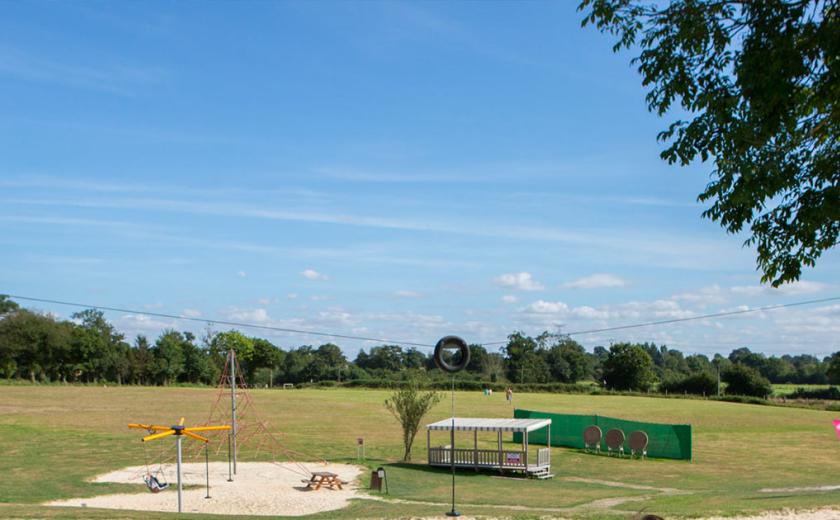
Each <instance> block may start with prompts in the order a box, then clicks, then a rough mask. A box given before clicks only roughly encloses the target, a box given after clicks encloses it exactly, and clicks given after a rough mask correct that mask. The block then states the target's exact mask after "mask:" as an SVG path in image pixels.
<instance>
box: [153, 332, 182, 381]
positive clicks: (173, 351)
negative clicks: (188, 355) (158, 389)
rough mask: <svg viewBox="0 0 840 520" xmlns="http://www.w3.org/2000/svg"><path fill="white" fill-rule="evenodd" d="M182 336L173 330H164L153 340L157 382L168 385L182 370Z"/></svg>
mask: <svg viewBox="0 0 840 520" xmlns="http://www.w3.org/2000/svg"><path fill="white" fill-rule="evenodd" d="M185 341H186V340H185V339H184V336H183V335H182V334H181V333H180V332H177V331H175V330H165V331H163V333H162V334H161V335H160V337H159V338H158V339H157V341H155V347H154V350H153V352H154V355H155V368H156V370H155V372H156V375H157V380H158V382H161V383H163V384H164V385H168V384H169V383H171V382H175V381H176V380H177V378H178V376H179V375H181V373H182V372H183V371H184V343H185Z"/></svg>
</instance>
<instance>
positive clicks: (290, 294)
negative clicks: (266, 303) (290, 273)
mask: <svg viewBox="0 0 840 520" xmlns="http://www.w3.org/2000/svg"><path fill="white" fill-rule="evenodd" d="M297 297H298V295H297V293H293V292H290V293H289V294H287V295H286V298H288V299H290V300H294V299H295V298H297Z"/></svg>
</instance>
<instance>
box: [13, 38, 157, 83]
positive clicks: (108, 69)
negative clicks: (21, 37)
mask: <svg viewBox="0 0 840 520" xmlns="http://www.w3.org/2000/svg"><path fill="white" fill-rule="evenodd" d="M0 75H4V76H8V77H13V78H17V79H22V80H25V81H35V82H39V83H51V84H56V85H62V86H66V87H76V88H84V89H89V90H96V91H100V92H109V93H112V94H121V95H127V94H131V93H133V92H135V91H136V90H137V89H139V88H141V87H148V86H149V85H154V84H158V83H161V82H162V81H163V80H164V79H165V77H166V73H165V72H164V70H163V69H161V68H160V67H142V66H141V67H137V66H126V65H123V64H112V65H103V64H102V63H101V62H98V63H96V64H79V63H65V62H61V61H56V60H52V59H49V58H45V57H41V56H36V55H34V54H30V53H27V52H24V51H21V50H19V49H15V48H11V47H7V46H0Z"/></svg>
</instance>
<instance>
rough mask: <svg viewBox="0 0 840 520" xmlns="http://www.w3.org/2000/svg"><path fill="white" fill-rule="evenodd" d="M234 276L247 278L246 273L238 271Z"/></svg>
mask: <svg viewBox="0 0 840 520" xmlns="http://www.w3.org/2000/svg"><path fill="white" fill-rule="evenodd" d="M236 275H237V276H239V277H240V278H245V277H246V276H248V273H246V272H245V271H239V272H238V273H236Z"/></svg>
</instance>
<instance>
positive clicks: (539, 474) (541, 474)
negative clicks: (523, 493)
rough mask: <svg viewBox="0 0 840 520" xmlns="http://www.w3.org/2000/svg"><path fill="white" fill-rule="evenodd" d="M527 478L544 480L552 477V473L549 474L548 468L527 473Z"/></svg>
mask: <svg viewBox="0 0 840 520" xmlns="http://www.w3.org/2000/svg"><path fill="white" fill-rule="evenodd" d="M528 476H529V477H533V478H535V479H537V480H546V479H550V478H552V477H554V473H551V470H550V469H549V468H548V467H545V468H540V469H538V470H535V471H530V470H529V471H528Z"/></svg>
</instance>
